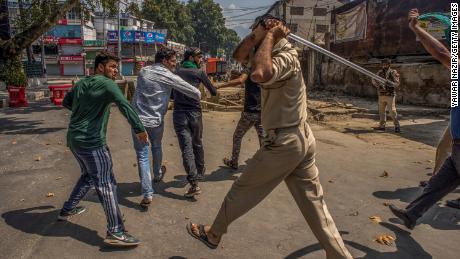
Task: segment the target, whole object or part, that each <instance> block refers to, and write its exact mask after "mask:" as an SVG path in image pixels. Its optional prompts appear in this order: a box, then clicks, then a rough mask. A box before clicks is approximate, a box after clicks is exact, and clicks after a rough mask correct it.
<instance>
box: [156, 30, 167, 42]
mask: <svg viewBox="0 0 460 259" xmlns="http://www.w3.org/2000/svg"><path fill="white" fill-rule="evenodd" d="M155 42H156V43H165V35H164V34H161V33H157V32H155Z"/></svg>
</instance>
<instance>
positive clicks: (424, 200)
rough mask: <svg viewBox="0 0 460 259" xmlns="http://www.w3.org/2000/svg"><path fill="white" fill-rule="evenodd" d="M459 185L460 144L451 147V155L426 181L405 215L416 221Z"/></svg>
mask: <svg viewBox="0 0 460 259" xmlns="http://www.w3.org/2000/svg"><path fill="white" fill-rule="evenodd" d="M459 185H460V144H454V145H453V146H452V155H451V156H449V157H448V158H447V159H446V160H445V161H444V164H443V165H442V166H441V169H439V171H438V173H437V174H435V175H434V176H433V177H431V179H430V180H429V181H428V185H427V186H426V187H425V189H423V193H422V195H420V196H419V197H418V198H417V199H415V200H414V201H413V202H411V203H410V204H409V205H408V206H407V208H406V211H407V215H408V216H409V218H411V219H412V220H414V221H415V220H417V219H418V218H420V217H421V216H423V214H424V213H425V212H426V211H427V210H428V209H430V208H431V206H433V205H434V204H435V203H436V202H438V201H439V200H440V199H442V198H443V197H444V196H446V195H447V194H448V193H450V192H452V191H453V190H455V189H456V188H457V187H458V186H459Z"/></svg>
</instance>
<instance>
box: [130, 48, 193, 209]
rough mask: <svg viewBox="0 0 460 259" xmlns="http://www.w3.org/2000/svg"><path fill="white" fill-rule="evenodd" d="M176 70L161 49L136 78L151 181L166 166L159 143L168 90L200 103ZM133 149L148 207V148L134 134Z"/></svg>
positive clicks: (169, 51)
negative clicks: (151, 62) (150, 63)
mask: <svg viewBox="0 0 460 259" xmlns="http://www.w3.org/2000/svg"><path fill="white" fill-rule="evenodd" d="M175 68H176V52H175V51H174V50H172V49H169V48H162V49H160V50H159V51H158V52H157V53H156V55H155V64H153V65H152V66H147V67H144V68H143V69H142V70H141V72H140V74H139V76H138V77H137V87H136V92H135V94H134V99H133V107H134V110H135V111H136V112H137V113H138V114H139V118H140V120H141V121H142V124H143V125H144V127H145V129H146V131H147V134H148V136H149V139H150V143H151V144H152V146H151V150H152V157H153V159H152V160H153V175H154V180H153V181H154V182H159V181H161V180H162V179H163V177H164V174H165V172H166V167H165V166H162V157H163V152H162V149H161V140H162V138H163V130H164V116H165V114H166V111H167V110H168V103H169V98H170V96H171V90H172V89H174V90H175V91H178V92H180V93H183V94H184V96H187V98H190V99H191V100H195V101H196V102H199V100H200V97H201V93H200V91H199V90H198V89H197V88H196V87H194V86H192V85H191V84H189V83H187V82H185V81H184V80H183V79H182V78H180V77H179V76H178V75H176V74H174V73H173V71H174V70H175ZM133 142H134V149H135V150H136V156H137V163H138V165H139V166H138V169H139V177H140V180H141V187H142V194H143V196H144V198H143V199H142V201H141V203H140V205H141V207H143V208H147V207H148V206H149V205H150V203H151V202H152V195H153V187H152V176H151V174H150V158H149V149H150V148H149V145H148V143H142V142H140V141H138V140H137V139H136V138H135V137H134V135H133Z"/></svg>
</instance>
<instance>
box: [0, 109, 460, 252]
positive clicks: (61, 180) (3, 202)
mask: <svg viewBox="0 0 460 259" xmlns="http://www.w3.org/2000/svg"><path fill="white" fill-rule="evenodd" d="M68 117H69V112H68V111H66V110H65V109H63V108H58V107H54V106H51V105H44V104H40V105H33V106H32V107H31V108H27V109H15V110H11V109H4V110H2V111H1V112H0V215H1V220H0V233H2V235H3V237H2V238H1V239H0V250H1V251H2V252H1V253H0V258H105V257H111V258H135V257H138V258H140V257H148V258H324V257H325V253H324V252H323V251H322V250H321V248H320V246H319V245H318V242H317V240H316V239H315V237H314V236H313V235H312V233H311V231H310V230H309V228H308V226H307V224H306V223H305V221H304V219H303V217H302V216H301V214H300V211H299V210H298V209H297V207H296V205H295V203H294V200H293V199H292V197H291V195H290V194H289V192H288V191H287V188H286V186H285V185H284V184H281V185H280V186H279V187H277V188H276V189H275V190H274V191H273V192H272V193H271V194H270V195H269V196H268V198H267V199H266V200H264V201H263V202H262V203H261V204H259V206H257V207H256V208H254V209H253V210H251V211H250V212H249V213H247V215H245V216H243V217H242V218H240V219H238V220H237V221H236V222H234V223H233V224H232V225H231V227H230V229H229V233H228V234H227V235H226V236H224V239H223V242H222V245H221V247H219V248H218V249H216V250H213V251H211V250H209V249H208V248H207V247H206V246H204V245H203V244H201V243H199V242H198V241H196V240H194V239H192V238H191V237H190V236H188V234H187V232H186V230H185V225H186V223H187V222H188V221H189V220H193V221H195V222H200V223H211V222H212V220H213V218H214V216H215V214H216V213H217V211H218V209H219V207H220V204H221V202H222V199H223V197H224V196H225V194H226V192H227V190H228V189H229V187H230V185H231V184H232V182H233V181H234V180H235V179H236V178H237V177H238V175H239V173H233V172H232V171H230V170H228V169H226V168H224V167H221V159H222V158H223V157H224V156H226V155H229V153H230V148H231V138H232V134H233V130H234V128H235V126H236V122H237V120H238V118H239V113H237V112H234V113H229V112H227V113H223V112H209V113H205V114H204V125H205V130H204V145H205V159H206V167H207V173H208V175H207V176H206V181H205V182H203V183H202V184H201V187H202V189H203V194H202V195H201V196H200V197H199V199H198V200H197V201H195V202H192V201H189V200H187V199H185V198H184V197H183V193H184V192H185V191H186V182H185V172H184V169H183V167H182V160H181V156H180V152H179V147H178V142H177V138H176V137H175V134H174V131H173V127H172V119H171V113H169V114H168V115H167V119H166V128H165V136H164V141H163V147H164V158H165V163H166V165H167V167H168V174H167V175H166V177H165V183H161V184H159V185H157V186H155V188H156V191H157V192H158V194H156V195H155V196H154V199H153V204H152V206H151V208H150V209H149V210H148V211H147V212H143V211H141V210H140V208H139V206H138V202H139V201H140V199H141V196H140V186H139V179H138V173H137V167H136V160H135V154H134V151H133V148H132V140H131V133H130V129H129V126H128V124H127V123H126V121H125V120H124V118H123V117H122V116H121V115H120V114H119V112H118V110H117V109H113V113H112V117H111V120H110V124H109V130H108V133H109V147H110V149H111V152H112V155H113V160H114V172H115V175H116V177H117V181H118V183H119V197H120V204H121V210H122V212H123V214H124V215H125V218H126V227H127V228H128V230H129V232H130V233H131V234H133V235H134V236H136V237H138V238H140V239H141V241H142V244H141V245H140V246H139V247H138V248H135V249H113V248H108V247H105V246H104V244H103V242H102V240H103V238H104V236H105V226H106V222H105V217H104V213H103V210H102V207H101V206H100V204H99V203H98V201H97V197H96V196H95V195H94V193H92V192H90V193H89V194H88V195H87V197H86V198H85V200H84V201H82V203H81V204H82V205H84V206H87V207H88V211H87V212H86V213H84V214H82V215H80V216H78V217H75V218H72V220H71V221H70V222H66V223H62V222H56V216H57V214H58V211H59V209H60V207H61V206H62V203H63V202H64V201H65V199H66V198H67V197H68V195H69V193H70V191H71V189H72V188H73V186H74V183H75V182H76V179H77V178H78V177H79V168H78V165H77V162H76V161H75V160H74V158H73V156H72V154H71V153H70V152H69V151H68V150H67V148H66V147H65V133H66V127H67V122H68ZM403 123H404V122H403ZM425 124H426V125H427V126H429V127H431V128H432V129H433V134H432V136H429V135H427V134H425V135H423V136H425V137H424V138H425V139H420V138H411V136H410V131H407V130H406V132H405V133H404V134H403V135H401V136H395V135H394V134H390V133H385V134H375V133H373V132H368V131H353V130H351V131H342V132H340V131H337V130H332V129H331V128H330V127H327V126H319V125H313V127H312V128H313V132H314V134H315V136H316V138H317V144H318V155H317V164H318V167H319V170H320V178H321V182H322V184H323V187H324V189H325V198H326V202H327V204H328V207H329V210H330V211H331V214H332V216H333V218H334V220H335V222H336V224H337V226H338V228H339V230H340V231H341V233H342V235H343V238H344V240H345V242H346V245H347V247H348V248H349V249H350V251H351V253H352V254H353V256H354V257H358V258H417V259H418V258H446V259H449V258H458V257H457V256H458V254H459V253H460V247H458V240H460V231H459V229H460V226H459V224H458V221H459V220H458V219H459V217H460V213H459V211H458V210H455V209H451V208H447V207H444V206H443V205H442V203H440V204H439V205H436V206H435V207H434V208H433V209H431V210H430V211H429V212H428V213H427V214H426V215H425V217H424V218H422V219H421V220H420V224H419V225H418V226H417V227H416V229H415V230H413V231H410V232H409V231H407V230H406V229H405V228H404V227H403V226H402V225H400V222H399V221H398V220H396V219H394V218H393V217H392V216H391V214H390V213H389V210H388V208H387V207H386V206H384V205H383V203H384V202H392V203H395V204H397V205H404V204H406V203H407V202H409V201H411V200H412V199H413V198H414V197H416V196H417V194H419V193H420V192H421V189H420V188H418V187H416V186H417V184H418V182H419V180H422V179H426V178H428V176H427V173H429V172H431V168H432V167H433V161H432V160H434V151H435V149H434V147H433V144H432V143H433V142H435V141H433V139H437V138H438V135H439V134H440V132H441V131H442V128H443V127H445V125H446V123H445V122H433V121H426V120H421V121H420V122H419V124H417V127H421V128H423V127H424V125H425ZM403 125H404V124H403ZM347 127H348V128H351V129H353V125H347ZM403 130H404V126H403ZM423 136H422V137H423ZM427 138H428V139H427ZM257 147H258V143H257V139H256V134H255V131H254V130H251V131H250V132H249V134H248V135H247V136H246V137H245V139H244V142H243V148H242V152H241V158H240V164H241V168H240V169H241V170H242V169H243V168H244V161H246V160H247V159H248V158H250V157H251V156H252V154H253V153H254V152H255V151H256V149H257ZM37 160H38V161H37ZM384 171H387V172H388V173H389V177H388V178H383V177H380V175H382V173H383V172H384ZM48 193H53V194H54V196H53V197H46V196H47V194H48ZM457 197H458V190H457V191H456V193H453V194H450V195H449V196H447V197H446V199H447V198H457ZM371 216H379V217H381V219H382V223H380V224H377V223H374V222H372V221H371V220H370V219H369V217H371ZM381 234H390V235H392V236H394V237H396V241H395V244H394V245H393V246H385V245H381V244H379V243H377V242H375V241H374V239H375V238H376V236H378V235H381Z"/></svg>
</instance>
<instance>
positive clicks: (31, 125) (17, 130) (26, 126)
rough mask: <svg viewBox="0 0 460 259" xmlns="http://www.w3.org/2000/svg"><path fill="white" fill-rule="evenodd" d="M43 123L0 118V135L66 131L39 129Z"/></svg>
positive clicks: (56, 128) (59, 128)
mask: <svg viewBox="0 0 460 259" xmlns="http://www.w3.org/2000/svg"><path fill="white" fill-rule="evenodd" d="M42 124H44V122H43V121H42V120H39V121H38V120H22V119H18V118H14V117H3V118H0V134H5V135H16V134H46V133H54V132H58V131H61V130H66V129H67V128H63V127H54V128H43V127H40V126H41V125H42Z"/></svg>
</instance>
